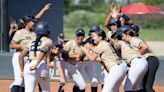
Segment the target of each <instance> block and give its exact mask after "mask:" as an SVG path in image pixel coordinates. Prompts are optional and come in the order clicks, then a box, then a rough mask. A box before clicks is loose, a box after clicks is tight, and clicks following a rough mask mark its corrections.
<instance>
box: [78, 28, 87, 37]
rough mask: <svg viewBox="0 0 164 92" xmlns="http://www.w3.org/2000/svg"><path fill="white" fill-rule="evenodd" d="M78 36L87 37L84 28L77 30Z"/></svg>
mask: <svg viewBox="0 0 164 92" xmlns="http://www.w3.org/2000/svg"><path fill="white" fill-rule="evenodd" d="M76 36H85V31H84V30H83V29H82V28H78V29H77V30H76Z"/></svg>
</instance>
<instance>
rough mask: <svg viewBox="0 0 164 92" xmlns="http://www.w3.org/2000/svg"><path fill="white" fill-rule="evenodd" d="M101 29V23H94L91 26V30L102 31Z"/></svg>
mask: <svg viewBox="0 0 164 92" xmlns="http://www.w3.org/2000/svg"><path fill="white" fill-rule="evenodd" d="M101 30H102V28H101V26H100V25H98V24H94V25H92V26H90V30H89V32H95V31H101Z"/></svg>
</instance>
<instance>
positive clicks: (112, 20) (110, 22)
mask: <svg viewBox="0 0 164 92" xmlns="http://www.w3.org/2000/svg"><path fill="white" fill-rule="evenodd" d="M112 25H117V22H116V21H115V19H110V21H109V26H112Z"/></svg>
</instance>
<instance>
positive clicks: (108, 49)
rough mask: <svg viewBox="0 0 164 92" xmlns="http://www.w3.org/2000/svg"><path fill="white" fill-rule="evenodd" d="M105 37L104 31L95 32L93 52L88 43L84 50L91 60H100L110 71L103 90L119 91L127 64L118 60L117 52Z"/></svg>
mask: <svg viewBox="0 0 164 92" xmlns="http://www.w3.org/2000/svg"><path fill="white" fill-rule="evenodd" d="M105 37H106V35H105V32H104V31H96V32H93V33H92V38H93V39H94V42H95V43H96V47H95V48H94V49H93V53H90V51H91V49H89V48H88V45H85V48H83V50H84V52H85V54H86V56H87V57H88V59H89V60H91V61H95V60H96V61H100V62H101V63H102V64H103V65H104V67H105V69H106V70H107V71H108V74H107V76H105V77H106V81H105V83H104V87H103V90H102V92H118V90H119V87H120V85H121V83H122V81H123V79H124V77H125V75H126V66H124V65H122V64H123V62H122V61H120V60H118V56H117V54H116V53H115V51H114V50H113V48H112V46H111V45H110V44H109V43H108V42H106V41H105Z"/></svg>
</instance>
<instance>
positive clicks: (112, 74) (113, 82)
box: [102, 60, 127, 92]
mask: <svg viewBox="0 0 164 92" xmlns="http://www.w3.org/2000/svg"><path fill="white" fill-rule="evenodd" d="M126 73H127V65H126V63H125V62H124V61H123V60H122V61H121V63H120V64H119V65H113V66H112V67H111V68H110V69H109V73H108V74H107V75H106V76H105V78H106V79H105V83H104V87H103V90H102V92H118V91H119V87H120V86H121V83H122V81H123V79H124V77H125V75H126Z"/></svg>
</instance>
